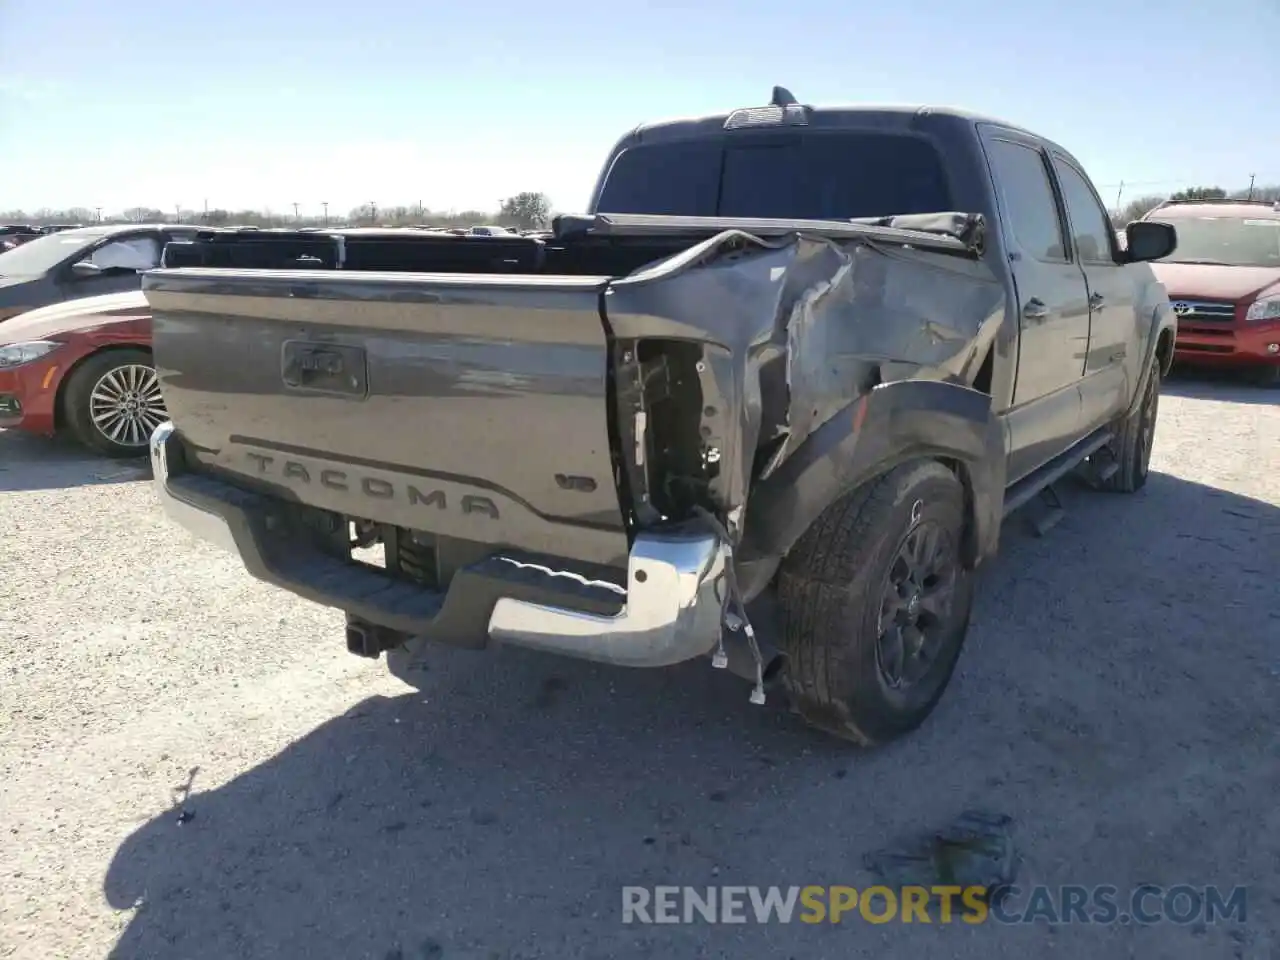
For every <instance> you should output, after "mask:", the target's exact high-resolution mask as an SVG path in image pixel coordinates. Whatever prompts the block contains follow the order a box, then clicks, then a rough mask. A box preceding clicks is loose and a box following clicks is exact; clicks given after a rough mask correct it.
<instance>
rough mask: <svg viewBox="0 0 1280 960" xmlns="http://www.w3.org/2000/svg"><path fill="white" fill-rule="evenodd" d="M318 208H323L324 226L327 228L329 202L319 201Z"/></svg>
mask: <svg viewBox="0 0 1280 960" xmlns="http://www.w3.org/2000/svg"><path fill="white" fill-rule="evenodd" d="M320 206H322V207H324V225H325V226H326V227H327V226H328V225H329V201H328V200H321V201H320Z"/></svg>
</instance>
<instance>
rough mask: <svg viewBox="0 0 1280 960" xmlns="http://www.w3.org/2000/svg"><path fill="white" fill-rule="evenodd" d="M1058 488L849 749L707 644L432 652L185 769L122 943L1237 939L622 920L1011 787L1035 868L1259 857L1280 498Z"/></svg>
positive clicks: (782, 872) (1269, 735) (1144, 945)
mask: <svg viewBox="0 0 1280 960" xmlns="http://www.w3.org/2000/svg"><path fill="white" fill-rule="evenodd" d="M1064 500H1065V501H1066V504H1067V507H1068V513H1067V516H1066V518H1065V519H1064V520H1063V522H1062V523H1061V524H1060V525H1059V526H1058V527H1057V528H1055V529H1054V530H1053V531H1052V532H1051V533H1050V534H1049V535H1048V536H1047V537H1045V538H1043V539H1036V538H1034V537H1031V536H1029V535H1027V534H1026V533H1024V532H1023V527H1022V525H1021V524H1020V522H1019V519H1018V518H1017V517H1015V518H1013V519H1011V521H1010V522H1009V523H1008V524H1006V529H1005V539H1004V546H1003V553H1002V556H1001V557H1000V558H998V559H997V561H996V562H995V563H994V564H993V565H992V566H991V568H989V569H988V570H987V571H986V573H985V575H984V580H985V582H984V584H983V587H982V590H981V591H980V593H981V600H980V602H979V605H978V609H977V611H976V612H975V618H974V624H973V630H972V632H971V634H970V641H969V646H968V648H967V650H966V653H965V655H964V656H963V657H962V658H961V667H960V671H959V673H958V674H957V677H956V680H955V681H954V682H953V684H952V686H951V688H950V690H949V691H948V695H947V696H946V697H945V698H944V700H943V702H942V704H941V705H940V706H939V708H938V710H937V712H936V713H935V715H934V716H933V718H932V719H931V720H930V722H929V723H927V724H926V725H925V726H924V727H923V728H922V729H921V730H920V731H918V732H917V733H916V734H915V735H913V736H912V737H910V738H908V739H906V740H904V741H902V742H900V743H897V744H894V745H892V746H889V747H886V748H883V749H880V750H875V751H869V752H859V751H856V750H854V749H852V748H849V747H846V746H845V745H843V744H841V743H839V742H837V741H833V740H829V739H826V738H824V737H822V736H820V735H817V734H814V733H811V732H810V731H808V730H807V729H805V728H804V727H803V726H802V725H801V724H800V723H799V722H798V721H797V720H796V719H794V718H793V717H792V716H791V715H790V714H789V713H788V712H786V711H785V710H784V709H782V708H781V707H780V706H779V705H777V704H771V705H767V706H765V707H764V708H757V707H753V706H750V705H749V704H748V702H747V693H748V690H747V688H746V686H745V685H744V684H742V683H740V682H738V681H736V680H734V679H733V678H731V677H727V676H724V675H723V674H720V673H713V672H712V671H711V670H710V669H709V668H708V667H707V666H706V665H704V664H700V663H699V664H692V665H687V666H684V667H681V668H677V669H673V670H665V671H653V672H650V671H626V670H610V669H607V668H604V667H599V666H596V665H592V664H586V663H580V662H575V661H566V660H558V659H554V658H550V657H544V656H539V655H535V654H532V653H526V652H521V651H516V650H506V651H503V652H501V653H500V654H498V655H489V654H468V653H464V652H460V651H452V650H445V649H441V650H439V651H437V652H436V655H435V656H434V657H432V658H431V659H430V661H429V665H428V666H427V667H426V668H425V669H424V670H423V672H422V673H421V682H420V690H419V691H416V692H412V693H407V694H406V695H404V696H399V697H394V698H372V699H369V700H366V701H364V702H362V703H360V704H359V705H358V706H356V707H355V708H353V709H352V710H350V711H349V712H347V713H346V714H345V715H343V716H340V717H336V718H334V719H333V720H331V721H329V722H327V723H325V724H323V725H322V726H320V727H319V728H318V729H316V730H314V731H313V732H311V733H310V734H308V735H307V736H305V737H303V738H302V739H300V740H298V741H296V742H295V743H293V744H291V745H290V746H289V747H288V748H287V749H285V750H284V751H283V752H281V753H280V754H278V755H277V756H275V757H273V758H271V759H270V760H268V761H266V762H264V763H262V764H261V765H259V766H257V767H255V768H254V769H252V770H250V771H248V772H247V773H245V774H243V775H242V776H240V777H238V778H237V779H235V780H233V781H231V782H229V783H227V784H225V785H224V786H221V787H218V788H216V789H213V790H210V791H208V792H204V793H201V792H200V791H199V778H198V776H197V778H196V781H195V792H194V793H193V794H192V795H191V796H190V798H189V799H188V800H187V801H186V805H185V806H184V807H183V808H182V809H181V810H180V809H178V808H176V807H175V809H173V810H171V811H169V812H167V813H165V814H163V815H162V816H159V817H156V818H154V819H152V820H151V821H150V822H148V823H147V824H145V825H144V826H142V827H140V828H139V829H138V830H137V831H136V832H135V833H133V835H132V836H130V837H129V838H128V839H127V840H126V841H125V842H124V843H123V844H122V846H121V847H120V848H119V850H118V851H117V852H116V855H115V857H114V859H113V861H112V863H111V865H110V868H109V870H108V873H107V875H106V878H105V884H104V887H105V894H106V898H107V900H108V901H109V903H110V904H111V905H112V906H113V907H115V908H120V909H124V908H131V907H135V906H136V913H135V914H134V915H133V917H132V918H131V919H130V922H129V924H128V928H127V929H126V930H125V932H124V933H123V935H122V937H121V939H120V941H119V943H118V944H117V947H116V949H115V951H114V952H113V954H112V956H113V957H116V958H119V960H126V958H127V960H135V958H144V957H166V958H167V957H182V958H185V960H206V958H207V960H225V958H227V957H250V956H256V957H266V956H296V957H303V956H314V957H317V958H330V957H334V958H355V957H373V958H376V960H423V958H440V957H443V958H458V957H466V958H482V960H491V958H503V960H514V958H531V957H554V958H567V957H576V956H587V957H618V958H622V957H650V956H653V957H663V958H685V957H689V958H692V957H711V956H725V957H733V958H735V960H749V958H754V957H757V956H759V957H769V958H777V957H787V956H793V957H818V956H840V957H842V958H847V957H855V956H866V957H885V956H905V955H908V954H910V953H911V952H912V950H914V951H915V953H916V955H937V956H943V955H947V956H953V957H966V958H967V957H974V958H976V957H982V958H992V957H1004V956H1008V957H1011V958H1012V957H1017V958H1019V960H1021V958H1023V957H1026V956H1032V955H1035V954H1036V953H1038V952H1040V951H1042V950H1043V948H1044V947H1046V946H1052V945H1053V944H1054V943H1055V942H1057V945H1058V946H1059V947H1061V948H1062V949H1060V950H1058V951H1057V952H1058V953H1059V954H1062V955H1068V954H1064V953H1063V950H1066V951H1068V953H1070V951H1071V950H1072V949H1073V947H1072V944H1075V945H1076V946H1077V947H1080V946H1083V945H1084V944H1085V943H1087V944H1089V945H1090V946H1089V950H1090V955H1091V956H1094V957H1098V958H1101V957H1110V956H1133V955H1140V956H1141V955H1148V956H1153V955H1156V953H1154V952H1151V951H1152V950H1155V951H1156V952H1158V953H1159V955H1161V956H1168V957H1181V956H1186V957H1196V958H1202V957H1206V956H1211V955H1212V956H1227V955H1229V954H1228V951H1229V950H1231V949H1233V948H1234V946H1235V945H1238V944H1239V943H1241V942H1243V941H1241V940H1240V939H1239V938H1241V937H1243V936H1244V934H1242V933H1241V932H1240V931H1239V930H1234V929H1232V930H1228V929H1226V928H1218V929H1213V928H1211V929H1209V930H1208V931H1205V930H1204V929H1200V930H1195V931H1192V930H1190V929H1189V928H1188V927H1186V926H1182V927H1176V926H1164V927H1158V928H1150V929H1141V930H1140V929H1135V928H1133V927H1129V926H1126V927H1120V926H1118V925H1113V926H1110V927H1107V928H1099V927H1094V928H1091V931H1082V930H1080V929H1079V928H1074V929H1071V930H1064V931H1063V932H1058V931H1056V930H1055V929H1052V928H1046V925H1045V924H1043V923H1039V924H1034V925H1024V926H1021V927H1016V928H1011V927H997V926H995V925H987V926H985V927H982V928H969V927H966V926H964V925H963V924H957V925H955V926H952V927H941V926H935V927H932V928H929V929H925V928H922V927H920V925H918V924H917V925H915V926H904V925H902V924H890V925H884V926H879V927H876V928H874V929H872V928H871V927H870V926H868V925H867V924H865V923H863V922H862V921H857V920H855V921H854V922H852V923H848V924H845V925H842V926H832V925H830V924H826V925H822V926H807V925H802V924H792V925H791V926H788V927H785V928H784V927H780V926H769V927H762V926H757V925H756V924H754V923H751V924H748V925H746V926H739V927H735V928H732V929H731V930H721V929H718V928H713V927H710V926H707V925H705V924H694V925H677V926H665V927H654V926H637V925H624V924H623V923H622V922H621V920H620V915H621V902H622V894H621V888H622V887H623V886H624V885H629V884H641V885H656V884H677V885H683V884H689V885H696V886H700V887H701V886H705V885H707V884H720V883H729V884H762V885H768V884H780V885H784V886H786V885H791V884H798V885H804V884H810V883H847V884H852V885H855V886H859V885H863V884H866V883H868V882H870V881H869V876H868V873H867V872H866V869H865V858H866V857H867V856H868V854H871V853H872V852H874V851H875V850H877V849H879V848H881V847H883V846H884V844H885V843H886V842H887V841H889V840H891V839H893V838H895V837H899V836H903V835H909V834H913V833H918V832H919V831H921V830H926V831H927V830H930V829H938V828H939V826H940V825H942V824H944V823H947V822H949V821H951V820H952V819H953V818H955V817H956V816H957V815H958V814H960V813H961V812H962V811H964V810H966V809H970V808H973V807H976V806H981V807H985V808H986V809H989V810H994V811H997V812H998V813H1000V814H1002V815H1006V816H1009V817H1012V819H1013V824H1014V827H1013V829H1014V831H1015V837H1017V838H1018V839H1017V843H1018V850H1019V854H1018V855H1019V857H1020V858H1021V860H1022V862H1023V874H1024V875H1026V876H1027V877H1028V878H1029V879H1038V880H1039V881H1041V882H1053V883H1098V882H1102V883H1113V884H1116V885H1118V886H1121V887H1125V886H1126V885H1135V884H1138V883H1145V882H1156V883H1177V882H1188V881H1192V882H1228V883H1245V882H1249V881H1248V879H1247V878H1248V877H1249V876H1250V875H1251V874H1250V871H1258V874H1257V875H1258V876H1267V875H1268V873H1267V871H1269V870H1271V869H1272V868H1273V866H1274V861H1273V860H1271V859H1270V858H1273V857H1275V856H1276V855H1277V849H1276V843H1275V842H1274V839H1273V838H1275V837H1276V836H1277V834H1278V833H1280V812H1277V808H1275V806H1274V804H1273V800H1274V792H1275V791H1276V790H1277V789H1280V783H1278V782H1277V781H1280V771H1277V769H1276V767H1275V765H1274V762H1273V760H1270V761H1269V760H1268V759H1267V758H1268V757H1272V756H1273V755H1274V751H1275V749H1276V729H1277V720H1280V714H1278V712H1277V707H1276V703H1277V702H1278V701H1280V697H1277V692H1278V690H1280V680H1278V679H1277V675H1280V653H1278V652H1277V651H1276V649H1275V647H1274V637H1275V636H1276V635H1277V631H1278V630H1280V619H1278V616H1280V615H1278V614H1277V613H1276V612H1275V610H1274V606H1275V604H1274V599H1275V592H1274V587H1275V582H1276V580H1275V578H1276V569H1277V568H1276V558H1277V554H1276V552H1275V544H1276V543H1277V542H1278V541H1280V510H1277V508H1276V507H1275V506H1272V505H1270V504H1266V503H1262V502H1259V501H1255V500H1250V499H1247V498H1244V497H1240V496H1236V495H1233V494H1230V493H1225V492H1223V491H1221V490H1217V489H1213V488H1209V487H1204V486H1199V485H1196V484H1191V483H1186V482H1183V481H1181V480H1178V479H1176V478H1173V477H1171V476H1167V475H1161V474H1153V475H1152V476H1151V479H1150V483H1149V484H1148V486H1147V488H1146V490H1145V491H1143V492H1142V493H1140V494H1139V495H1137V496H1136V497H1132V498H1127V497H1122V496H1105V495H1098V494H1092V493H1088V492H1085V491H1083V490H1079V489H1076V488H1068V489H1067V490H1066V491H1065V496H1064ZM1268 636H1269V637H1271V638H1272V640H1267V639H1266V638H1267V637H1268ZM323 639H325V640H326V642H330V643H335V644H336V643H340V642H341V639H340V638H339V637H331V638H323ZM264 640H265V638H264ZM370 669H378V667H377V666H375V665H370ZM182 760H183V763H184V765H186V766H189V767H192V768H195V767H198V766H199V765H200V764H201V763H202V758H201V757H199V756H192V757H188V758H182ZM168 786H173V787H174V788H175V789H179V788H180V787H182V786H183V785H181V784H172V785H168ZM1019 882H1022V881H1019ZM957 927H959V928H960V929H957ZM948 931H949V932H948ZM1055 936H1056V938H1057V939H1056V941H1055V939H1054V938H1055ZM1068 937H1070V938H1072V942H1071V943H1068V942H1067V939H1068ZM730 938H732V944H730V942H729V940H730ZM944 938H945V939H944ZM1076 938H1085V939H1083V940H1080V941H1079V942H1077V940H1076ZM1229 938H1230V939H1229ZM934 941H943V942H940V943H938V944H936V945H935V944H934ZM922 942H923V943H924V944H925V948H924V949H925V951H926V952H925V953H920V952H919V950H920V945H921V943H922ZM931 946H933V948H934V949H936V950H940V951H941V952H937V953H929V950H930V947H931ZM1135 949H1136V950H1137V953H1136V954H1134V953H1133V950H1135ZM1070 955H1076V954H1070ZM1235 955H1240V954H1239V953H1237V954H1235Z"/></svg>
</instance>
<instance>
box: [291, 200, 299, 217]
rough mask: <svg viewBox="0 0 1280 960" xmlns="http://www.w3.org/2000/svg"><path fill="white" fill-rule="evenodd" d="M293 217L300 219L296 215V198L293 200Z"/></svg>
mask: <svg viewBox="0 0 1280 960" xmlns="http://www.w3.org/2000/svg"><path fill="white" fill-rule="evenodd" d="M293 219H295V220H298V219H301V218H300V217H299V216H298V201H296V200H295V201H294V202H293Z"/></svg>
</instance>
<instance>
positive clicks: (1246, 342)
mask: <svg viewBox="0 0 1280 960" xmlns="http://www.w3.org/2000/svg"><path fill="white" fill-rule="evenodd" d="M1143 219H1145V220H1159V221H1168V222H1171V223H1173V224H1175V225H1176V226H1177V228H1178V237H1179V242H1178V249H1177V250H1176V251H1175V252H1174V254H1173V255H1172V256H1170V257H1168V258H1166V259H1164V260H1161V261H1158V262H1156V263H1153V264H1152V269H1153V270H1154V271H1155V273H1156V277H1157V278H1158V279H1159V280H1160V281H1161V282H1163V283H1164V285H1165V287H1166V289H1167V290H1168V292H1169V297H1170V300H1171V301H1172V303H1173V309H1174V312H1175V313H1176V314H1177V316H1178V335H1177V343H1176V348H1175V359H1176V360H1177V361H1179V362H1181V363H1186V364H1196V365H1206V366H1215V367H1227V368H1233V369H1242V370H1245V371H1248V372H1251V373H1254V374H1256V376H1257V378H1258V379H1259V380H1260V381H1262V382H1263V383H1266V384H1276V383H1278V382H1280V204H1275V203H1271V202H1263V201H1248V200H1182V201H1170V202H1167V203H1164V204H1162V205H1161V206H1159V207H1157V208H1156V209H1154V210H1152V211H1151V212H1150V213H1148V214H1147V215H1146V216H1145V217H1144V218H1143ZM199 229H200V228H199V227H197V226H194V225H173V224H125V225H111V226H105V225H104V226H91V227H76V226H57V227H47V226H46V227H35V226H23V225H19V224H10V225H6V226H3V227H0V244H3V243H4V242H5V241H10V242H11V246H10V247H9V249H8V250H7V251H6V252H3V253H0V321H3V323H2V324H0V427H16V428H20V429H23V430H28V431H32V432H35V433H39V434H46V435H54V434H56V433H59V432H63V431H65V432H67V433H70V434H71V435H72V436H73V437H74V438H75V439H76V440H78V441H79V442H81V443H82V444H84V445H86V446H88V447H90V448H91V449H93V450H95V451H97V452H100V453H103V454H106V455H108V456H113V457H135V456H142V455H144V454H145V453H146V449H147V437H148V435H149V434H150V432H151V431H152V430H153V429H154V428H155V427H156V426H157V425H158V424H159V423H161V422H163V420H164V419H165V416H166V414H165V408H164V403H163V400H162V398H161V396H160V390H159V385H158V381H157V379H156V376H155V371H154V369H153V366H152V360H151V314H150V308H149V307H148V305H147V302H146V300H145V299H144V297H143V296H142V294H141V292H140V287H141V280H140V275H141V274H142V273H143V272H144V271H146V270H149V269H151V268H153V267H155V266H157V265H159V262H160V257H161V253H162V251H163V248H164V245H165V244H166V243H168V242H169V241H171V240H190V239H193V238H194V237H195V235H196V232H197V231H198V230H199ZM378 229H379V228H358V229H357V230H351V229H348V230H345V231H343V232H346V233H355V232H361V231H364V232H368V231H372V232H378ZM382 229H384V230H385V229H387V228H382ZM264 232H265V231H264ZM316 232H327V231H320V230H317V231H316ZM439 232H440V233H442V234H445V233H448V234H452V235H459V236H461V235H471V236H495V237H500V236H508V237H511V236H518V234H517V233H515V232H514V231H510V230H507V229H506V228H502V227H491V226H478V227H472V228H471V229H469V230H464V229H462V228H455V229H450V230H447V231H445V230H442V231H439ZM1124 240H1125V233H1124V231H1118V232H1117V234H1116V241H1117V247H1118V248H1120V249H1123V246H1124Z"/></svg>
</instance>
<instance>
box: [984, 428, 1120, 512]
mask: <svg viewBox="0 0 1280 960" xmlns="http://www.w3.org/2000/svg"><path fill="white" fill-rule="evenodd" d="M1114 436H1115V435H1114V434H1113V433H1112V432H1111V428H1110V427H1100V428H1099V429H1097V430H1095V431H1094V432H1093V433H1091V434H1089V436H1087V437H1085V438H1084V439H1083V440H1079V441H1077V442H1076V443H1074V444H1073V445H1072V446H1070V447H1068V448H1067V449H1066V450H1064V451H1062V453H1060V454H1058V455H1057V456H1056V457H1054V458H1053V459H1052V460H1050V461H1049V462H1048V463H1046V464H1045V465H1044V466H1043V467H1041V468H1040V469H1038V470H1036V471H1035V472H1034V473H1031V474H1028V475H1027V476H1025V477H1023V478H1022V479H1021V480H1019V481H1018V482H1017V483H1015V484H1013V486H1011V487H1009V488H1008V489H1007V490H1006V491H1005V493H1004V515H1005V516H1006V517H1007V516H1009V514H1011V513H1013V511H1015V510H1017V509H1018V508H1019V507H1023V506H1026V505H1027V504H1028V503H1030V502H1031V500H1032V498H1033V497H1035V495H1036V494H1038V493H1040V491H1042V490H1045V489H1047V488H1049V487H1051V486H1053V484H1055V483H1057V482H1058V481H1059V480H1061V479H1062V478H1063V477H1065V476H1066V475H1067V474H1068V473H1070V472H1071V471H1072V470H1074V469H1075V468H1076V467H1077V466H1079V465H1080V464H1081V463H1083V462H1084V461H1085V460H1086V459H1087V458H1089V457H1091V456H1093V455H1094V454H1095V453H1097V452H1098V451H1099V450H1101V449H1102V448H1103V447H1105V446H1106V445H1107V444H1108V443H1110V442H1111V441H1112V440H1113V439H1114Z"/></svg>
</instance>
